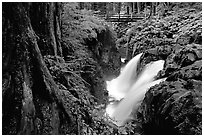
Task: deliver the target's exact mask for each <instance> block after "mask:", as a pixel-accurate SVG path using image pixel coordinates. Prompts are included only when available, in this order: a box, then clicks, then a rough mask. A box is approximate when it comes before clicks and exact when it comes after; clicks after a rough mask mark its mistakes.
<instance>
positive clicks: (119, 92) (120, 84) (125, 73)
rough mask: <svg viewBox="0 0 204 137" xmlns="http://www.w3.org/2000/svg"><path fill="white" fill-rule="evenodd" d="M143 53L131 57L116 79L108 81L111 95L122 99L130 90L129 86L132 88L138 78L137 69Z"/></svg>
mask: <svg viewBox="0 0 204 137" xmlns="http://www.w3.org/2000/svg"><path fill="white" fill-rule="evenodd" d="M141 55H142V53H141V54H139V55H137V56H135V57H134V58H133V59H131V60H130V61H129V62H128V64H127V65H126V66H125V67H124V68H123V70H122V71H121V73H120V75H119V76H118V77H117V78H116V79H113V80H112V81H110V82H109V81H107V90H108V91H109V96H110V97H114V98H115V99H116V100H120V99H122V98H123V97H124V96H125V94H126V92H127V91H129V88H131V86H132V84H133V83H134V81H135V80H136V74H137V73H136V69H137V64H138V62H139V60H140V57H141Z"/></svg>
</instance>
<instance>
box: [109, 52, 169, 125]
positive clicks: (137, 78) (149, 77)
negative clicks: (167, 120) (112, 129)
mask: <svg viewBox="0 0 204 137" xmlns="http://www.w3.org/2000/svg"><path fill="white" fill-rule="evenodd" d="M141 55H142V54H139V55H137V56H136V57H134V58H133V59H132V60H130V61H129V62H128V64H127V65H126V66H125V67H124V69H123V71H122V72H121V74H120V75H119V77H118V78H116V79H114V80H112V81H110V82H107V90H108V91H109V96H110V97H113V98H115V100H120V99H122V98H123V99H122V100H121V101H120V102H119V103H118V102H115V103H114V102H112V103H110V104H109V105H108V106H107V108H106V113H107V114H108V115H109V116H110V117H111V118H112V119H113V120H114V121H113V122H114V123H115V124H116V125H118V126H122V125H124V124H125V122H126V121H127V120H128V119H129V118H130V117H131V112H132V109H133V108H134V109H137V107H139V105H140V104H141V102H142V100H143V99H144V96H145V93H146V91H147V90H148V89H149V88H150V87H152V86H154V85H156V84H159V83H160V82H162V81H164V80H165V78H164V79H159V80H156V81H154V77H155V76H156V75H157V73H158V72H159V71H160V70H162V69H163V65H164V61H163V60H159V61H155V62H152V63H149V64H147V65H146V66H145V67H144V69H143V70H142V72H141V73H140V74H139V75H138V74H137V72H136V69H137V65H138V63H139V61H140V57H141Z"/></svg>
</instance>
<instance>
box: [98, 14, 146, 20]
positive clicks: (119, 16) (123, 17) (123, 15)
mask: <svg viewBox="0 0 204 137" xmlns="http://www.w3.org/2000/svg"><path fill="white" fill-rule="evenodd" d="M97 16H98V17H101V18H104V19H106V20H108V19H125V18H126V19H128V18H129V19H131V18H143V17H145V14H109V15H108V14H107V15H97Z"/></svg>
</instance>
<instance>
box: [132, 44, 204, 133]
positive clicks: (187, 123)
mask: <svg viewBox="0 0 204 137" xmlns="http://www.w3.org/2000/svg"><path fill="white" fill-rule="evenodd" d="M171 50H172V52H171V53H170V52H167V53H166V54H167V55H168V54H169V53H170V54H169V55H168V56H167V58H166V60H165V66H164V69H163V70H162V71H161V72H160V73H159V74H158V76H157V78H162V77H167V80H166V81H165V82H162V83H161V84H159V85H155V86H154V87H152V88H151V89H150V90H149V91H148V92H147V93H146V95H145V99H144V100H143V103H142V105H141V106H140V108H139V110H138V113H137V114H136V115H135V117H137V118H138V119H139V120H140V121H141V123H142V127H143V133H144V134H201V132H202V122H201V121H202V118H201V117H202V56H201V55H202V51H201V45H198V44H190V45H186V46H180V47H179V46H175V47H174V48H172V49H171ZM153 51H154V52H153ZM145 54H148V55H149V57H147V58H145V59H143V60H142V63H143V64H145V63H146V62H149V61H151V60H155V59H158V58H161V54H159V51H158V49H156V48H155V49H152V50H149V51H148V52H147V53H145ZM156 55H157V56H156ZM144 56H146V55H144Z"/></svg>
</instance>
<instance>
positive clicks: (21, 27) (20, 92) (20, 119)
mask: <svg viewBox="0 0 204 137" xmlns="http://www.w3.org/2000/svg"><path fill="white" fill-rule="evenodd" d="M2 9H3V12H2V13H3V18H2V25H3V37H2V38H3V48H2V49H3V65H2V68H3V78H2V85H3V87H2V98H3V101H2V129H3V130H2V131H3V134H59V127H60V125H61V123H60V121H61V120H60V115H64V116H65V117H66V119H68V121H69V124H68V126H69V125H70V126H72V123H73V121H72V120H73V119H74V118H73V115H72V114H71V112H70V110H69V109H70V106H67V104H66V103H67V102H66V103H65V102H64V100H63V99H62V98H61V97H62V96H64V95H63V94H64V93H63V92H62V91H61V90H60V89H59V88H58V87H57V85H56V83H55V81H54V80H53V78H52V76H51V75H50V72H49V70H48V68H47V66H46V64H45V62H44V60H43V56H42V53H43V54H44V55H46V54H49V55H54V56H58V55H61V49H60V47H61V44H60V43H61V42H60V40H61V34H60V33H61V32H60V18H61V17H60V5H59V3H3V4H2ZM34 11H35V12H34ZM36 34H37V35H36ZM43 41H44V43H43ZM39 47H40V48H39ZM50 49H51V50H50ZM42 51H43V52H42ZM66 93H67V94H70V93H69V92H68V91H66ZM73 99H74V97H73V96H72V95H71V94H70V98H69V99H68V102H69V103H68V104H70V105H71V102H74V100H73Z"/></svg>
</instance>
